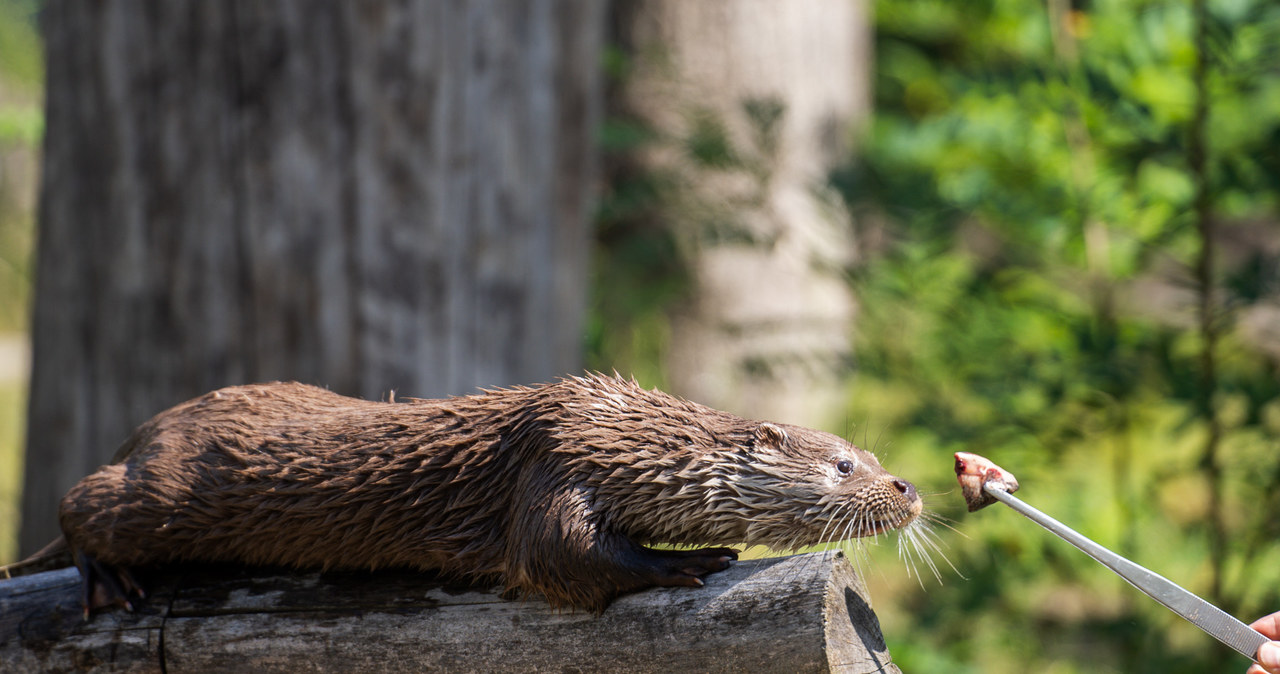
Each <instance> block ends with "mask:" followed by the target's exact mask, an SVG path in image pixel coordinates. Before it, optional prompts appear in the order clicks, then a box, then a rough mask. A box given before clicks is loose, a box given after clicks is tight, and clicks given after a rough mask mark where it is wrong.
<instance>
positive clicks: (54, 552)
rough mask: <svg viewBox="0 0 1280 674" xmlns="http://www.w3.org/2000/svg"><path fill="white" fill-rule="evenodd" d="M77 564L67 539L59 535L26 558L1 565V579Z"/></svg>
mask: <svg viewBox="0 0 1280 674" xmlns="http://www.w3.org/2000/svg"><path fill="white" fill-rule="evenodd" d="M68 566H75V560H73V559H72V557H71V548H70V547H68V546H67V539H66V538H64V537H62V536H59V537H57V538H56V539H54V540H53V541H52V542H50V543H49V544H48V545H46V546H44V547H43V548H40V550H39V552H36V553H35V554H33V555H31V556H30V557H27V558H26V559H23V560H20V561H17V562H13V563H12V564H5V565H3V566H0V580H4V579H6V578H17V577H18V576H29V575H31V574H33V573H40V572H41V571H52V570H54V569H62V568H65V567H68Z"/></svg>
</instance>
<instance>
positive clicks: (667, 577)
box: [645, 548, 738, 587]
mask: <svg viewBox="0 0 1280 674" xmlns="http://www.w3.org/2000/svg"><path fill="white" fill-rule="evenodd" d="M646 552H647V553H648V554H649V556H650V557H649V559H648V560H647V561H648V564H647V566H648V569H647V572H646V578H645V580H647V581H649V583H651V584H653V585H657V586H659V587H702V586H703V584H704V583H703V580H702V579H703V578H705V577H706V576H707V575H709V574H712V573H715V572H717V571H724V570H725V569H727V568H729V564H730V563H731V562H733V561H734V560H736V559H737V558H738V551H737V550H734V549H732V548H704V549H701V550H653V549H646Z"/></svg>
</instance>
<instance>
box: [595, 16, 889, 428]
mask: <svg viewBox="0 0 1280 674" xmlns="http://www.w3.org/2000/svg"><path fill="white" fill-rule="evenodd" d="M867 11H868V10H867V7H866V3H865V2H862V1H861V0H839V1H834V2H832V1H827V0H794V1H789V2H768V1H765V0H700V1H699V2H686V1H683V0H632V1H631V2H624V3H622V4H621V9H620V16H619V18H618V24H619V25H620V26H621V28H620V32H621V33H622V34H621V36H620V39H621V41H622V42H623V43H624V44H625V45H626V47H627V49H628V51H629V53H630V54H631V56H632V61H633V63H632V66H633V70H632V73H631V75H630V76H629V79H628V81H627V83H626V86H627V89H628V92H627V94H626V95H625V99H626V101H627V103H626V106H627V107H628V108H629V109H630V111H631V112H633V113H635V114H637V115H638V116H639V117H640V118H641V119H643V120H644V121H645V122H647V123H648V124H649V125H651V126H652V127H654V128H655V129H656V130H657V131H658V135H659V137H660V138H663V139H665V141H666V142H663V143H660V144H659V145H658V146H657V147H656V148H655V149H654V150H653V151H652V152H650V153H648V156H647V157H646V158H645V161H646V163H647V165H648V166H649V167H650V168H651V169H652V170H655V171H659V172H661V173H663V174H664V175H665V176H666V177H667V180H666V181H665V183H666V184H670V185H675V186H676V187H675V189H674V190H673V191H670V192H668V193H667V194H666V199H667V203H666V204H664V206H665V208H664V210H663V213H662V217H663V219H664V220H665V221H666V222H668V223H670V225H671V226H673V227H676V228H677V232H676V234H677V239H678V240H679V241H680V242H681V243H682V244H683V250H684V251H685V252H686V253H687V254H688V256H689V260H690V265H691V277H692V279H693V285H694V288H693V291H692V299H691V301H690V302H689V303H688V305H687V306H686V307H684V308H683V310H682V311H680V312H679V313H678V315H677V316H676V320H675V321H674V324H673V332H672V337H671V345H670V353H669V360H668V367H667V371H668V378H669V381H670V382H671V386H672V388H673V389H674V390H675V391H676V392H678V393H681V394H683V395H685V396H688V397H690V398H693V399H695V400H699V401H701V402H704V403H706V404H709V405H712V406H715V407H721V408H724V409H729V410H733V411H735V412H738V413H740V414H743V415H745V416H749V417H756V418H768V419H775V420H779V421H787V422H792V423H799V424H803V425H809V426H818V427H830V426H833V425H838V424H840V423H842V422H843V421H844V419H843V416H842V409H843V403H844V395H843V390H844V386H843V383H844V375H845V374H847V370H848V364H849V361H850V354H851V348H850V345H849V340H850V336H851V333H852V329H853V317H854V300H853V297H852V293H851V292H850V289H849V286H848V283H847V280H846V278H845V270H846V269H847V267H848V265H849V264H850V263H851V262H852V260H853V255H854V249H853V236H852V234H853V232H852V223H851V220H850V216H849V214H848V213H847V212H846V210H845V209H844V207H843V204H842V203H841V201H840V199H839V198H838V197H837V196H836V195H835V194H834V192H833V190H831V189H830V188H828V187H827V186H826V185H827V181H828V174H829V172H830V171H831V170H832V169H833V168H835V167H836V165H837V164H838V163H839V162H840V161H841V160H842V159H843V158H844V157H845V152H846V150H847V149H848V148H847V143H846V139H847V138H848V137H849V136H850V135H852V132H853V125H854V123H855V122H857V121H858V120H861V119H862V118H864V117H865V116H866V114H867V113H868V110H869V83H868V72H869V69H870V39H871V38H870V34H869V26H868V24H867V18H866V12H867Z"/></svg>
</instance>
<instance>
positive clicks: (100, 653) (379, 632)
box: [0, 553, 899, 674]
mask: <svg viewBox="0 0 1280 674" xmlns="http://www.w3.org/2000/svg"><path fill="white" fill-rule="evenodd" d="M78 589H79V576H78V575H77V574H76V572H75V570H74V569H66V570H63V571H52V572H47V573H42V574H39V575H36V576H25V577H23V578H18V579H14V580H11V581H0V670H4V671H55V670H56V671H68V670H77V671H112V672H116V671H135V672H168V674H178V673H179V672H244V671H254V672H298V671H315V672H325V671H331V672H401V671H404V672H410V671H412V672H427V671H444V672H498V671H509V672H533V671H575V672H594V671H600V672H624V671H625V672H672V671H677V672H679V671H684V672H756V673H760V674H762V673H764V672H845V673H847V674H870V673H872V672H882V673H885V674H888V673H890V672H898V671H899V670H898V668H897V667H896V666H894V665H893V663H892V662H891V660H890V656H889V652H888V650H887V649H886V648H885V645H884V639H883V637H882V636H881V634H880V626H879V623H878V621H877V620H876V617H875V614H874V613H873V612H872V611H871V608H870V607H869V606H868V604H867V594H866V588H865V587H864V586H863V584H862V581H861V580H860V579H859V578H858V577H857V575H856V574H854V572H853V568H852V567H851V566H850V565H849V563H848V562H847V561H846V560H845V559H843V558H842V557H840V556H839V555H838V554H837V553H815V554H811V555H802V556H798V557H787V558H782V559H763V560H754V561H750V562H740V563H737V564H734V566H733V567H731V568H730V569H729V570H728V571H724V572H721V573H717V574H713V575H711V576H709V577H708V578H707V586H706V587H703V588H698V589H690V588H670V589H655V590H649V591H647V592H642V593H639V594H635V595H630V596H627V597H623V598H621V599H619V600H617V601H615V602H614V603H613V604H612V605H611V606H610V607H609V608H608V609H607V610H606V611H605V612H604V613H603V614H601V615H599V616H597V615H593V614H590V613H583V612H563V611H556V610H554V609H551V608H550V607H548V606H547V605H546V604H545V603H543V602H542V601H539V600H527V601H509V600H503V599H500V598H499V597H498V595H497V594H496V593H494V592H493V591H485V590H484V589H474V588H461V587H447V586H442V585H441V584H440V583H439V582H436V581H433V580H430V579H427V578H424V577H423V576H422V575H421V574H410V573H377V574H363V573H361V574H343V573H333V574H320V573H310V574H288V575H272V574H270V573H262V572H259V573H257V574H254V575H248V574H235V573H230V574H228V573H227V572H225V571H212V572H206V573H187V574H183V573H181V572H176V571H175V572H171V573H168V574H166V575H164V576H162V577H161V578H160V579H158V581H157V582H156V583H155V585H154V590H155V592H154V594H153V596H152V597H151V599H150V600H149V601H148V603H147V604H146V606H145V607H144V608H143V610H141V611H140V612H138V613H136V614H129V613H125V612H123V611H119V610H114V611H104V612H102V613H100V614H99V615H96V616H94V618H93V619H92V620H91V621H89V622H84V621H83V620H82V619H81V617H80V608H79V594H78Z"/></svg>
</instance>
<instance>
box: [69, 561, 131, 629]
mask: <svg viewBox="0 0 1280 674" xmlns="http://www.w3.org/2000/svg"><path fill="white" fill-rule="evenodd" d="M75 561H76V567H78V568H79V569H80V580H81V603H82V604H83V605H84V617H85V619H86V620H88V618H89V614H90V612H92V611H93V610H94V609H99V608H105V607H108V606H120V607H123V608H124V609H126V610H128V611H133V610H135V609H136V608H137V607H138V602H139V601H141V600H143V599H146V598H147V593H146V590H144V589H143V588H142V584H141V583H139V582H138V580H137V579H136V578H134V576H133V573H131V572H130V571H129V569H127V568H125V567H117V566H112V565H110V564H106V563H103V562H100V561H98V560H97V559H95V558H94V557H92V556H91V555H88V554H85V553H84V552H79V551H77V552H76V553H75Z"/></svg>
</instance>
